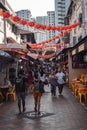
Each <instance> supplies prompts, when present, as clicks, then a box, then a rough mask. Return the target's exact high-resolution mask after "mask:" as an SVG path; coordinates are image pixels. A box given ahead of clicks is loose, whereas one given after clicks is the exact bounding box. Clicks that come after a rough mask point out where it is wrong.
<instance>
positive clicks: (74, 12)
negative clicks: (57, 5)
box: [69, 0, 83, 46]
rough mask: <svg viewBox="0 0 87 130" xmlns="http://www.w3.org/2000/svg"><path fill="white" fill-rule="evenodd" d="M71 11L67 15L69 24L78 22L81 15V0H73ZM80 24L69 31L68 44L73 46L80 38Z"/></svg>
mask: <svg viewBox="0 0 87 130" xmlns="http://www.w3.org/2000/svg"><path fill="white" fill-rule="evenodd" d="M70 8H71V13H70V17H69V24H74V23H76V22H79V19H80V16H82V3H81V0H78V1H73V2H72V4H71V7H70ZM82 33H83V32H82V25H81V26H78V27H76V28H74V29H73V30H72V31H71V32H70V46H74V45H75V44H77V43H78V42H79V40H81V38H82Z"/></svg>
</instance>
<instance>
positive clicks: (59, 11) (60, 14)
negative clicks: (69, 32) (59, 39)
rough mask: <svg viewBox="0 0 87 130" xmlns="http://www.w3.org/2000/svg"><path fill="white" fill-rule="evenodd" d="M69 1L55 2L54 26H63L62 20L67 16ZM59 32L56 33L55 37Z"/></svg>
mask: <svg viewBox="0 0 87 130" xmlns="http://www.w3.org/2000/svg"><path fill="white" fill-rule="evenodd" d="M70 1H71V0H55V26H62V25H64V18H65V16H66V14H67V10H68V7H69V5H70ZM57 34H59V32H58V31H57V32H56V35H57Z"/></svg>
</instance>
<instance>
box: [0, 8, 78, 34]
mask: <svg viewBox="0 0 87 130" xmlns="http://www.w3.org/2000/svg"><path fill="white" fill-rule="evenodd" d="M0 15H1V16H3V17H4V18H6V19H10V20H12V21H13V22H16V23H19V24H22V25H26V26H30V27H34V28H36V29H42V30H48V31H50V30H52V31H61V30H67V29H72V28H75V27H77V26H79V25H80V22H76V23H74V24H72V25H67V26H48V25H42V24H38V23H35V22H31V21H27V20H24V19H21V18H20V17H18V16H14V15H13V14H10V13H9V12H8V11H3V10H2V9H0Z"/></svg>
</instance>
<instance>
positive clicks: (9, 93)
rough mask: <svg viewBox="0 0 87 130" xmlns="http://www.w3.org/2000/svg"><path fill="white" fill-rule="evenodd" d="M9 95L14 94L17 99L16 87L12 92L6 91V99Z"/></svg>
mask: <svg viewBox="0 0 87 130" xmlns="http://www.w3.org/2000/svg"><path fill="white" fill-rule="evenodd" d="M9 95H12V96H13V98H14V101H16V99H17V96H16V91H15V87H14V88H13V89H12V91H11V92H7V93H6V101H8V97H9Z"/></svg>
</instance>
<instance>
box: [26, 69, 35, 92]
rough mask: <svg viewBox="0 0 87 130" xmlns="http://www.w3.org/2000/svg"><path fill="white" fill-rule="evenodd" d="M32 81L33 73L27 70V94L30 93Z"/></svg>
mask: <svg viewBox="0 0 87 130" xmlns="http://www.w3.org/2000/svg"><path fill="white" fill-rule="evenodd" d="M33 82H34V76H33V74H32V71H29V74H28V87H27V94H28V93H32V85H33Z"/></svg>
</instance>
